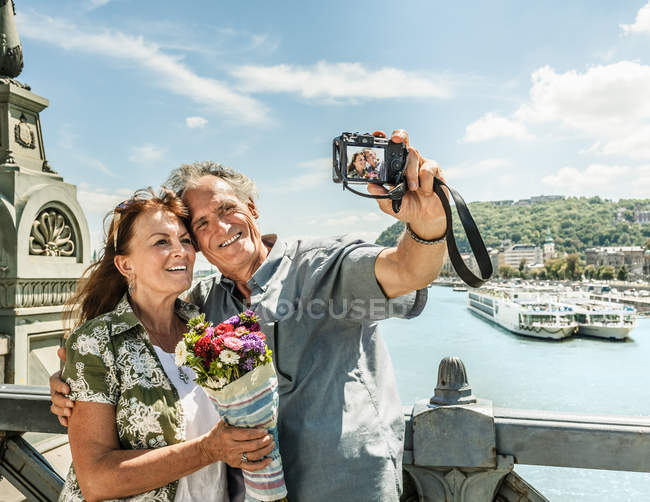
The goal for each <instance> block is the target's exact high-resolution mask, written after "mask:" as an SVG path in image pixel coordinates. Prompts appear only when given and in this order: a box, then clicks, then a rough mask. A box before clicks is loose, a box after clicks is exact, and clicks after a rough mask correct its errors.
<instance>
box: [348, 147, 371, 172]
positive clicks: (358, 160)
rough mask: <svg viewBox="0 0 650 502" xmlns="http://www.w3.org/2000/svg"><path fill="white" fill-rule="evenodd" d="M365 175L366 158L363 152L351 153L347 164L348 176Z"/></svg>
mask: <svg viewBox="0 0 650 502" xmlns="http://www.w3.org/2000/svg"><path fill="white" fill-rule="evenodd" d="M366 177H367V171H366V158H365V156H364V155H363V152H356V153H355V154H354V155H352V161H350V164H349V165H348V178H355V179H359V178H360V179H364V178H366Z"/></svg>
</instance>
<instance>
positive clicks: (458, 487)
mask: <svg viewBox="0 0 650 502" xmlns="http://www.w3.org/2000/svg"><path fill="white" fill-rule="evenodd" d="M498 460H499V461H498V464H497V467H496V468H495V469H486V470H470V471H462V470H460V469H451V470H449V469H427V468H422V467H418V466H414V465H405V466H404V469H405V470H406V472H407V473H408V474H409V476H410V478H411V479H410V480H409V483H408V484H405V491H404V494H403V495H402V499H401V500H403V501H406V500H408V501H409V502H410V501H411V500H413V501H415V500H418V501H421V502H478V501H485V502H487V501H492V500H496V499H495V498H494V496H495V495H496V494H497V492H498V488H499V485H500V483H501V480H502V479H503V478H504V477H505V476H506V475H507V474H508V473H510V472H511V471H512V468H513V466H514V459H513V458H512V457H510V456H499V459H498ZM522 500H527V499H522Z"/></svg>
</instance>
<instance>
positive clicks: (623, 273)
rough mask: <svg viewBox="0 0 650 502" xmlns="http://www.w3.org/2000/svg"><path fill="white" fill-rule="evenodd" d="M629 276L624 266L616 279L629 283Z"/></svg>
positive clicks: (619, 270) (617, 273)
mask: <svg viewBox="0 0 650 502" xmlns="http://www.w3.org/2000/svg"><path fill="white" fill-rule="evenodd" d="M628 274H629V272H628V270H627V267H626V266H625V265H622V266H621V268H619V269H618V271H617V272H616V278H617V279H618V280H619V281H627V276H628Z"/></svg>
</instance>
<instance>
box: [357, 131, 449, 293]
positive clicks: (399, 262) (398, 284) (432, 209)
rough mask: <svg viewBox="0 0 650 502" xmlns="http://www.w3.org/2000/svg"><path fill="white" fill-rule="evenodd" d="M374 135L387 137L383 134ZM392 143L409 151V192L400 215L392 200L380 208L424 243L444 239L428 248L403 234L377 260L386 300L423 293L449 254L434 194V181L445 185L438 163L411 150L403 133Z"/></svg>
mask: <svg viewBox="0 0 650 502" xmlns="http://www.w3.org/2000/svg"><path fill="white" fill-rule="evenodd" d="M373 134H374V135H375V136H382V135H383V137H385V135H384V133H383V132H381V131H377V132H375V133H373ZM391 141H392V142H394V143H404V144H405V145H406V147H407V148H408V150H409V153H408V157H407V160H406V170H405V177H406V182H407V184H408V191H407V193H405V194H404V197H403V198H402V207H401V209H400V211H399V212H398V213H395V212H394V211H393V208H392V201H391V200H390V199H377V203H378V204H379V207H380V208H381V210H382V211H384V212H385V213H386V214H390V215H391V216H393V217H395V218H397V219H398V220H401V221H404V222H405V223H407V224H408V225H409V226H410V227H411V230H412V232H413V233H415V234H416V235H417V237H419V238H420V239H421V240H423V241H434V240H437V239H441V240H440V241H439V243H437V244H435V245H425V244H422V243H421V242H417V241H416V240H415V239H414V238H411V236H409V235H406V234H404V235H402V237H401V239H400V241H399V243H398V245H397V247H395V248H389V249H386V250H384V251H383V252H382V253H381V254H380V255H379V256H378V258H377V261H376V262H375V275H376V277H377V280H378V281H379V284H381V287H382V288H383V290H384V293H385V294H386V296H388V297H389V298H394V297H397V296H401V295H403V294H406V293H408V292H410V291H413V290H415V289H422V288H424V287H426V286H427V285H428V284H429V283H430V282H432V281H433V280H434V279H435V278H436V277H437V276H438V274H439V273H440V269H441V268H442V261H443V259H444V256H445V250H446V246H445V243H444V240H442V238H443V237H444V235H445V232H446V230H447V219H446V216H445V211H444V208H443V206H442V202H441V201H440V198H439V197H438V196H437V195H436V194H435V193H434V191H433V182H434V178H439V179H441V180H442V181H444V178H443V176H442V172H441V169H440V166H439V165H438V163H437V162H435V161H433V160H428V159H425V158H423V157H422V156H421V155H420V153H419V152H418V151H417V150H416V149H415V148H413V147H411V146H410V145H409V139H408V134H407V133H406V131H404V130H403V129H398V130H396V131H393V134H392V135H391ZM368 192H370V194H372V195H383V194H386V193H388V190H387V189H386V188H384V187H383V186H381V185H378V184H368Z"/></svg>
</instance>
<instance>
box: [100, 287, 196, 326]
mask: <svg viewBox="0 0 650 502" xmlns="http://www.w3.org/2000/svg"><path fill="white" fill-rule="evenodd" d="M174 312H176V315H178V317H180V318H181V319H183V320H184V321H185V322H187V321H189V320H190V319H191V318H192V317H194V316H197V315H199V309H198V308H196V306H195V305H192V304H191V303H188V302H185V301H183V300H181V299H180V298H177V299H176V301H175V302H174ZM102 317H103V319H104V320H105V321H107V322H110V323H111V335H112V336H115V335H119V334H120V333H124V332H125V331H128V330H130V329H131V328H134V327H135V326H138V325H140V326H142V323H141V322H140V319H138V318H137V316H136V315H135V313H134V312H133V307H131V303H130V302H129V297H128V296H127V294H126V293H125V294H124V296H123V297H122V298H121V300H120V301H119V302H118V303H117V305H116V306H115V308H114V309H113V310H112V311H110V312H108V313H107V314H104V316H102ZM142 329H144V326H142Z"/></svg>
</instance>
